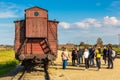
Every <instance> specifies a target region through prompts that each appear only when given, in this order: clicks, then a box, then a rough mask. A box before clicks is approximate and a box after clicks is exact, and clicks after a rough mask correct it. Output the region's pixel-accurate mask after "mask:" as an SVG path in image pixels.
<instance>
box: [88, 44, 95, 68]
mask: <svg viewBox="0 0 120 80" xmlns="http://www.w3.org/2000/svg"><path fill="white" fill-rule="evenodd" d="M94 52H95V47H94V46H93V47H92V51H91V54H90V55H89V56H90V65H91V66H94V64H95V63H94V56H95V54H94Z"/></svg>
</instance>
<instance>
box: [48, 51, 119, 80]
mask: <svg viewBox="0 0 120 80" xmlns="http://www.w3.org/2000/svg"><path fill="white" fill-rule="evenodd" d="M101 61H102V68H101V71H97V68H96V67H94V68H90V69H89V70H87V71H85V67H84V64H82V67H77V66H71V60H69V61H68V66H67V69H66V70H63V69H62V60H61V51H58V58H57V60H56V61H55V64H56V66H50V69H49V71H50V77H51V80H120V59H115V61H114V69H106V68H107V66H106V65H104V62H103V60H102V59H101Z"/></svg>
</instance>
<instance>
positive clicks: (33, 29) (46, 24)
mask: <svg viewBox="0 0 120 80" xmlns="http://www.w3.org/2000/svg"><path fill="white" fill-rule="evenodd" d="M14 23H15V42H14V43H15V45H14V49H15V57H16V58H17V59H18V60H21V61H23V62H27V61H28V62H29V61H30V62H35V63H37V62H39V63H44V61H51V60H55V58H56V57H57V41H58V39H57V25H58V21H55V20H54V21H52V20H48V11H47V10H45V9H43V8H40V7H37V6H35V7H32V8H29V9H26V10H25V19H24V20H16V21H14Z"/></svg>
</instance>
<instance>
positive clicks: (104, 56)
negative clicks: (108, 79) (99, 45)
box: [103, 46, 108, 65]
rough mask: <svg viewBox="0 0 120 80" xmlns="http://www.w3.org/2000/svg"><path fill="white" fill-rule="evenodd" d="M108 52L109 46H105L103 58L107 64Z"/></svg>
mask: <svg viewBox="0 0 120 80" xmlns="http://www.w3.org/2000/svg"><path fill="white" fill-rule="evenodd" d="M107 54H108V50H107V47H106V46H105V47H104V49H103V60H104V63H105V65H106V59H107Z"/></svg>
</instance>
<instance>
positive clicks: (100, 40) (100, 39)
mask: <svg viewBox="0 0 120 80" xmlns="http://www.w3.org/2000/svg"><path fill="white" fill-rule="evenodd" d="M97 45H100V46H102V45H103V41H102V38H100V37H99V38H98V39H97Z"/></svg>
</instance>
